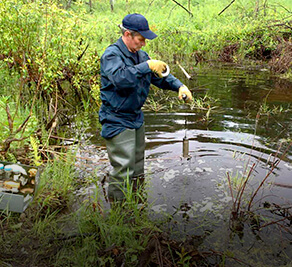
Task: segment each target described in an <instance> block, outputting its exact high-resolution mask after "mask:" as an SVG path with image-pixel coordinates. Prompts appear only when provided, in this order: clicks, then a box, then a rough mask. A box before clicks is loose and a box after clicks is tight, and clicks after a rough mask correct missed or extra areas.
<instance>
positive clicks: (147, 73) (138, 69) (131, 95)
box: [99, 38, 182, 138]
mask: <svg viewBox="0 0 292 267" xmlns="http://www.w3.org/2000/svg"><path fill="white" fill-rule="evenodd" d="M137 53H138V57H137V58H136V60H135V56H134V54H133V53H131V52H130V51H129V50H128V48H127V47H126V45H125V44H124V42H123V40H122V38H120V39H119V40H118V41H117V42H116V43H114V44H113V45H110V46H109V47H108V48H107V49H106V50H105V52H104V54H103V55H102V57H101V59H100V74H101V89H100V98H101V100H102V105H101V107H100V110H99V121H100V123H101V124H102V131H101V136H102V137H104V138H112V137H114V136H115V135H117V134H119V133H121V132H122V131H123V130H125V129H126V128H130V129H138V128H140V127H141V126H142V124H143V121H144V115H143V112H142V111H141V108H142V106H143V104H144V103H145V101H146V98H147V96H148V93H149V88H150V84H151V83H152V84H154V85H156V86H157V87H159V88H162V89H169V90H172V91H176V92H177V91H178V88H179V87H180V86H181V85H182V83H181V82H180V81H179V80H178V79H177V78H175V77H174V76H173V75H171V74H169V75H168V76H167V77H166V78H158V77H156V76H155V75H154V74H153V73H152V71H151V70H150V68H149V66H148V63H147V62H146V61H147V60H148V59H150V58H149V56H148V54H147V53H146V52H144V51H142V50H139V51H138V52H137ZM137 61H138V62H137ZM136 62H137V63H136Z"/></svg>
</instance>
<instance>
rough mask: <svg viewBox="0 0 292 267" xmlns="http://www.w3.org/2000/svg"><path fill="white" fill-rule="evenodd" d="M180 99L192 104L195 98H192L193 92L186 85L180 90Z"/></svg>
mask: <svg viewBox="0 0 292 267" xmlns="http://www.w3.org/2000/svg"><path fill="white" fill-rule="evenodd" d="M178 98H179V99H180V100H182V99H183V100H184V101H185V102H191V101H192V100H193V96H192V93H191V91H190V90H189V89H188V87H186V86H185V85H182V86H181V87H180V88H179V89H178Z"/></svg>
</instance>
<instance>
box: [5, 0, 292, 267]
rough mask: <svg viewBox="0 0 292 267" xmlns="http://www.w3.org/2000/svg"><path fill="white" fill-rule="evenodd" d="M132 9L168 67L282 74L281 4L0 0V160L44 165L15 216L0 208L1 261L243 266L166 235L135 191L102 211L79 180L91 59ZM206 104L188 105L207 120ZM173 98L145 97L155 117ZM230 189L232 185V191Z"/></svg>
mask: <svg viewBox="0 0 292 267" xmlns="http://www.w3.org/2000/svg"><path fill="white" fill-rule="evenodd" d="M111 3H112V5H111ZM133 12H137V13H141V14H143V15H145V16H146V17H147V19H148V20H149V23H150V28H151V29H152V30H153V31H154V32H156V33H157V34H158V36H159V38H157V39H155V40H153V41H149V42H147V45H146V47H145V51H147V52H148V53H149V55H150V56H151V57H152V58H155V59H162V60H164V61H166V62H167V63H168V64H169V65H170V68H171V69H175V68H177V61H178V62H184V66H185V67H186V68H187V69H188V70H189V71H190V73H191V74H192V75H195V74H196V72H197V71H198V70H199V69H200V66H201V64H203V63H207V64H213V62H218V61H219V62H227V63H230V64H245V65H246V64H248V65H251V64H252V65H253V66H254V67H255V68H256V67H257V66H259V68H266V69H269V70H270V71H271V72H273V73H275V74H277V75H280V76H281V77H282V78H287V79H291V77H292V65H291V64H292V63H291V62H292V44H291V43H292V41H291V33H292V23H291V21H292V3H291V1H290V0H283V1H276V0H256V1H252V0H241V1H237V0H235V1H231V0H222V1H215V0H212V1H205V0H203V1H193V2H191V1H186V0H183V1H180V2H179V3H178V2H177V1H174V0H173V1H155V0H153V1H139V2H138V1H130V0H129V1H124V0H123V1H119V0H117V1H116V2H115V3H113V2H109V1H103V0H102V1H93V0H89V1H71V0H68V1H64V0H50V1H41V0H36V1H29V0H28V1H25V0H23V1H22V0H3V1H1V3H0V95H1V96H0V125H1V131H0V160H3V161H11V162H16V161H20V162H22V163H26V164H30V165H37V166H41V168H42V169H43V172H42V176H41V180H40V186H39V189H38V193H37V194H36V196H35V199H34V202H33V203H32V205H31V206H30V207H29V208H28V209H27V211H26V212H25V213H23V214H21V215H18V214H12V213H10V212H7V211H3V212H2V213H1V214H0V229H1V232H2V235H1V236H0V248H1V251H2V252H1V255H0V265H4V266H14V265H17V266H28V265H31V266H32V265H37V266H68V265H72V266H79V265H82V264H83V263H84V262H86V263H87V265H88V266H91V265H92V266H123V265H124V266H147V264H149V265H151V264H152V265H151V266H200V264H201V266H207V265H208V264H209V266H210V265H215V264H221V265H222V266H224V264H225V262H226V261H227V262H229V263H230V262H231V263H234V262H236V263H238V264H239V263H242V262H241V260H240V259H237V258H236V257H235V256H234V255H233V254H231V253H230V252H228V251H214V250H213V251H206V252H204V251H198V246H199V245H200V242H199V241H198V240H197V239H196V238H198V237H190V238H189V239H186V240H184V241H175V240H170V239H169V236H168V235H165V234H164V233H163V232H162V230H161V228H160V227H159V223H154V222H153V221H152V220H150V219H149V216H148V215H149V214H148V207H147V204H146V203H142V205H141V204H138V202H137V201H136V200H135V198H134V195H135V194H133V195H130V196H129V198H128V201H127V202H126V203H124V204H123V205H121V206H116V207H114V208H112V209H108V210H107V209H106V208H105V207H104V206H103V205H102V203H101V199H100V196H99V193H100V191H101V190H102V189H101V187H100V184H99V183H96V181H94V179H93V178H92V177H89V178H87V179H83V180H79V179H78V174H77V173H76V170H75V168H74V164H75V162H74V160H75V154H74V152H72V150H71V149H70V145H72V144H77V143H78V142H80V140H81V139H82V140H83V141H84V139H85V137H86V135H85V131H86V129H87V128H88V127H89V125H90V119H91V114H96V112H97V111H98V108H99V106H100V99H99V89H100V81H99V59H100V56H101V55H102V53H103V51H104V50H105V48H106V47H107V46H108V45H109V44H111V43H113V42H114V41H115V40H116V39H117V38H119V36H120V33H119V29H118V27H117V24H119V23H121V20H122V18H123V17H124V16H125V15H126V14H128V13H133ZM160 96H161V97H163V94H162V93H160ZM166 97H168V96H166ZM215 102H216V101H215V99H213V98H212V97H211V96H207V95H206V96H205V97H203V98H198V99H196V100H195V101H194V102H193V103H192V104H191V105H190V107H191V108H192V109H195V110H199V109H201V110H205V112H206V116H205V117H206V118H205V120H206V123H207V122H208V121H209V116H210V112H211V110H213V108H214V106H215V104H216V105H217V103H215ZM171 103H174V104H176V102H175V101H174V100H173V101H170V104H169V105H168V106H167V107H165V106H164V103H163V102H162V103H159V102H157V101H156V100H155V97H154V98H149V102H148V106H147V105H146V107H148V108H149V109H150V110H154V111H156V112H158V111H162V110H164V109H166V110H169V109H171ZM76 114H78V116H76ZM64 129H66V131H65V130H64ZM67 133H70V137H68V136H66V134H67ZM69 151H70V152H69ZM60 170H62V172H60ZM94 182H95V183H96V184H95V189H94V194H95V195H94V196H95V197H94V198H93V199H90V200H89V199H83V200H82V201H81V203H77V204H76V198H77V197H76V196H75V194H76V192H77V191H78V190H79V189H80V187H81V186H86V185H89V184H92V183H94ZM233 186H234V184H232V183H231V182H230V184H229V187H230V188H232V189H231V190H230V191H231V192H233V191H232V190H235V189H234V188H233ZM240 190H241V191H240ZM243 191H244V188H242V187H240V188H239V192H243ZM233 194H234V195H235V192H233ZM238 196H239V195H238ZM240 203H241V197H236V198H234V207H235V208H236V209H234V210H233V211H234V214H235V215H234V216H237V217H236V218H235V219H238V220H235V219H234V220H233V221H236V222H238V221H240V220H239V219H242V218H241V217H240V216H239V215H240V214H239V213H240V210H239V207H241V206H240ZM76 205H77V207H76ZM237 207H238V209H237ZM272 208H274V209H275V207H272ZM286 215H287V214H286ZM290 216H291V215H290V214H288V215H287V216H286V217H285V219H287V218H288V219H289V218H290V219H291V217H290ZM252 218H253V219H254V217H252ZM288 219H287V220H288ZM240 223H241V221H240ZM236 230H238V229H236ZM199 238H201V237H199ZM68 263H69V264H68ZM141 263H142V265H141ZM139 264H140V265H139ZM143 264H144V265H143Z"/></svg>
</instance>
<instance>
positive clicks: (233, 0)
mask: <svg viewBox="0 0 292 267" xmlns="http://www.w3.org/2000/svg"><path fill="white" fill-rule="evenodd" d="M234 2H235V0H232V1H231V2H230V3H229V5H228V6H226V7H225V8H224V9H223V10H222V11H221V12H220V13H219V14H218V16H220V15H221V14H222V13H223V12H224V11H225V10H226V9H227V8H228V7H230V6H231V5H232V4H233V3H234Z"/></svg>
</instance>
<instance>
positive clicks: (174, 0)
mask: <svg viewBox="0 0 292 267" xmlns="http://www.w3.org/2000/svg"><path fill="white" fill-rule="evenodd" d="M172 1H173V2H175V3H176V4H177V5H178V6H180V7H181V8H183V9H184V10H185V11H187V12H188V13H189V14H190V16H191V17H193V16H194V15H193V14H192V12H190V11H189V10H188V9H187V8H185V7H184V6H183V5H182V4H180V3H179V2H177V1H176V0H172ZM234 1H235V0H234Z"/></svg>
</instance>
